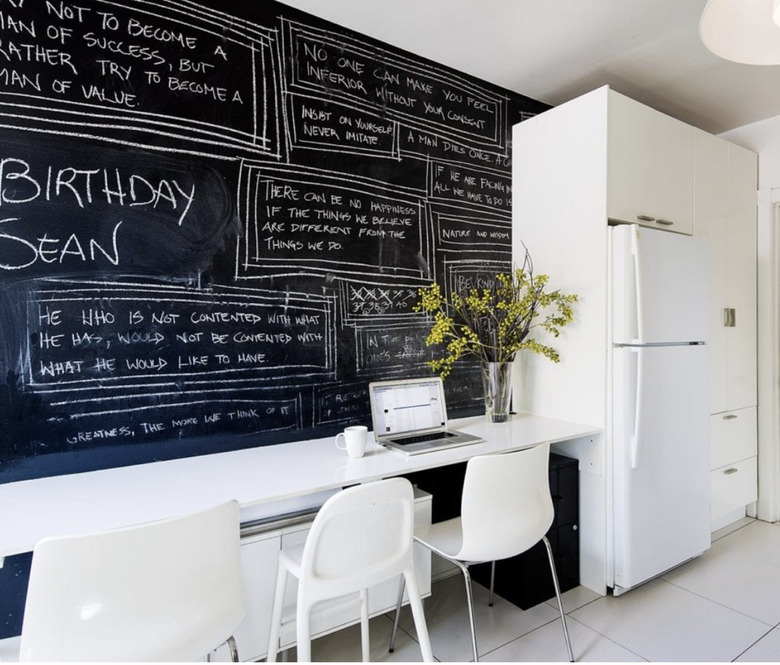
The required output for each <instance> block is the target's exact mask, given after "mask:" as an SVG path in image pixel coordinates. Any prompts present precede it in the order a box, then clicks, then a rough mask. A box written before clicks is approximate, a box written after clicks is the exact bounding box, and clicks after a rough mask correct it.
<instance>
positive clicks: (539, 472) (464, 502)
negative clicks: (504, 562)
mask: <svg viewBox="0 0 780 665" xmlns="http://www.w3.org/2000/svg"><path fill="white" fill-rule="evenodd" d="M549 456H550V445H549V444H542V445H539V446H535V447H534V448H528V449H526V450H520V451H517V452H513V453H506V454H503V455H482V456H478V457H472V458H471V459H470V460H469V462H468V465H467V467H466V477H465V479H464V481H463V497H462V499H461V524H462V530H463V543H462V546H461V550H460V552H459V553H458V554H457V556H456V558H458V559H460V560H462V561H474V562H476V561H495V560H498V559H504V558H508V557H510V556H514V555H516V554H519V553H521V552H524V551H526V550H527V549H529V548H530V547H532V546H533V545H535V544H536V543H537V542H539V541H540V540H541V538H542V536H544V534H545V533H547V530H548V529H549V528H550V525H551V524H552V521H553V517H554V509H553V503H552V497H551V496H550V480H549V468H548V465H549Z"/></svg>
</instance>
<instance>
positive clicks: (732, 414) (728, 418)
mask: <svg viewBox="0 0 780 665" xmlns="http://www.w3.org/2000/svg"><path fill="white" fill-rule="evenodd" d="M736 418H738V416H737V414H736V413H730V414H729V415H727V416H723V420H736Z"/></svg>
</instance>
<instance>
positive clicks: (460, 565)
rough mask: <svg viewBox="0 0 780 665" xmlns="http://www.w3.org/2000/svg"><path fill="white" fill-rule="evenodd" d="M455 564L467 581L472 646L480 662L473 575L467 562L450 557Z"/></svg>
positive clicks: (476, 659)
mask: <svg viewBox="0 0 780 665" xmlns="http://www.w3.org/2000/svg"><path fill="white" fill-rule="evenodd" d="M450 561H452V562H453V563H454V564H455V565H457V566H458V568H460V570H461V572H462V573H463V579H464V581H465V582H466V599H467V600H468V604H469V623H470V624H471V648H472V650H473V651H474V662H475V663H478V662H479V652H478V651H477V624H476V622H475V621H474V596H473V594H472V593H471V575H470V574H469V568H468V566H467V565H466V564H464V563H461V562H460V561H455V560H454V559H450Z"/></svg>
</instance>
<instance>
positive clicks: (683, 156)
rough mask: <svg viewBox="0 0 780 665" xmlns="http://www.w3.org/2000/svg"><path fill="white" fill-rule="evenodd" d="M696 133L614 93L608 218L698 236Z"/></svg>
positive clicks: (610, 120) (610, 102)
mask: <svg viewBox="0 0 780 665" xmlns="http://www.w3.org/2000/svg"><path fill="white" fill-rule="evenodd" d="M693 132H694V128H693V127H691V126H690V125H687V124H685V123H683V122H680V121H679V120H676V119H674V118H671V117H669V116H667V115H664V114H663V113H660V112H659V111H656V110H655V109H652V108H650V107H648V106H645V105H644V104H640V103H639V102H636V101H634V100H633V99H629V98H628V97H624V96H623V95H620V94H618V93H616V92H614V91H612V90H610V91H609V99H608V117H607V137H608V156H607V166H608V187H607V216H608V217H609V218H610V219H612V220H616V221H622V222H629V223H633V224H642V225H645V226H651V227H655V228H662V229H665V230H667V231H675V232H677V233H685V234H688V235H690V234H692V233H693V191H694V190H693V169H694V134H693Z"/></svg>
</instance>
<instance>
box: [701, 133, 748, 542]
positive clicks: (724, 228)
mask: <svg viewBox="0 0 780 665" xmlns="http://www.w3.org/2000/svg"><path fill="white" fill-rule="evenodd" d="M695 152H696V178H695V215H694V235H696V236H698V237H701V238H706V239H707V244H708V247H709V252H710V341H709V342H710V343H709V348H710V412H711V413H712V414H713V415H712V429H711V431H712V486H711V492H712V495H711V505H712V523H711V528H712V529H713V530H716V529H718V528H721V527H722V526H725V525H726V524H728V523H729V522H731V521H733V520H734V519H736V518H739V517H740V516H742V515H744V514H745V507H746V505H747V504H750V503H752V502H753V501H755V500H756V497H757V490H758V488H757V478H756V472H755V469H756V461H757V460H756V453H757V428H756V404H757V376H756V372H757V364H756V334H757V332H756V267H757V266H756V185H757V157H756V155H755V154H754V153H752V152H750V151H749V150H745V149H744V148H741V147H739V146H736V145H734V144H731V143H728V142H727V141H724V140H722V139H720V138H718V137H715V136H711V135H709V134H706V133H705V132H702V131H699V130H697V131H696V135H695ZM750 458H752V461H751V460H750Z"/></svg>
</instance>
